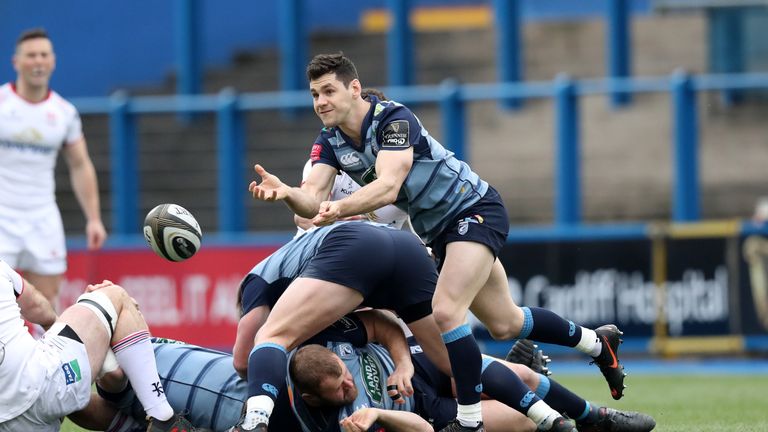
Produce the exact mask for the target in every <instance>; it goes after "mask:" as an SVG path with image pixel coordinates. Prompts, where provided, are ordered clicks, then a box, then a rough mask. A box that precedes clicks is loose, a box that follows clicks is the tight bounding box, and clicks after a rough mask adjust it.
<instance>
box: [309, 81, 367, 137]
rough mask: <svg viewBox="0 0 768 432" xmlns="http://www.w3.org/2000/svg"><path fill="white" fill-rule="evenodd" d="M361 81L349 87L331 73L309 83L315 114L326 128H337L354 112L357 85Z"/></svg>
mask: <svg viewBox="0 0 768 432" xmlns="http://www.w3.org/2000/svg"><path fill="white" fill-rule="evenodd" d="M356 83H357V85H358V86H359V81H357V80H353V81H352V82H350V83H349V85H348V86H345V85H344V83H343V82H341V81H340V80H339V79H337V78H336V74H335V73H329V74H325V75H323V76H321V77H320V78H318V79H316V80H312V81H310V82H309V92H310V93H311V94H312V101H313V105H314V108H315V113H316V114H317V116H318V117H320V120H321V121H322V122H323V126H325V127H335V126H339V125H341V124H343V123H344V122H345V121H346V120H347V118H348V117H349V113H350V112H351V111H352V102H353V101H354V95H355V85H356Z"/></svg>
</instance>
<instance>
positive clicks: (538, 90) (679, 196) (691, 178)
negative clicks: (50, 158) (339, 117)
mask: <svg viewBox="0 0 768 432" xmlns="http://www.w3.org/2000/svg"><path fill="white" fill-rule="evenodd" d="M755 88H762V89H766V88H768V74H736V75H700V76H690V75H687V74H685V73H684V72H682V71H677V72H675V73H674V74H672V75H671V76H668V77H655V78H624V79H613V78H606V79H596V80H583V81H581V80H579V81H577V80H571V79H569V78H568V77H564V76H563V77H559V78H558V79H556V80H554V81H551V82H532V83H498V84H468V85H459V84H458V83H456V82H453V81H446V82H445V83H443V84H442V85H437V86H413V87H390V88H386V89H384V90H385V91H386V93H387V94H389V95H391V96H392V98H393V99H395V100H398V101H400V102H403V103H406V104H408V103H438V104H439V108H440V110H441V113H442V127H443V130H442V131H443V132H442V133H443V137H444V144H445V145H446V147H448V148H450V149H451V150H452V151H454V152H455V153H456V154H457V155H459V157H461V158H462V159H464V160H466V159H467V156H466V155H467V152H466V148H467V138H466V136H467V128H468V127H469V126H470V125H469V124H467V120H466V117H465V108H466V105H467V104H468V103H472V102H475V101H493V100H495V101H502V100H505V99H510V98H511V99H518V100H525V99H532V98H549V99H553V101H554V103H555V127H556V130H557V134H556V139H557V143H556V146H555V148H556V149H557V151H556V158H557V162H556V166H557V169H556V174H555V175H556V176H557V179H556V182H555V188H556V190H555V194H554V195H555V197H556V198H555V203H554V209H555V218H554V220H555V224H554V225H555V227H557V232H560V233H562V232H563V230H569V229H571V228H573V229H574V230H577V229H584V227H583V226H582V219H581V201H582V200H581V190H580V189H581V187H580V184H581V174H580V172H579V165H580V150H579V146H580V142H579V141H580V140H579V136H580V130H579V129H580V121H579V99H580V97H581V96H585V95H594V94H608V93H611V92H621V93H628V94H631V93H645V92H668V93H671V96H672V97H671V103H672V105H673V106H672V110H671V112H672V124H673V134H672V137H670V139H671V150H672V151H673V154H674V166H673V172H674V179H673V193H672V201H673V212H672V213H673V221H675V222H689V221H696V220H699V219H700V187H699V178H698V141H699V136H698V123H697V116H698V113H697V105H696V95H697V93H698V92H701V91H713V90H714V91H723V90H736V89H755ZM73 103H74V104H75V105H76V106H77V108H78V109H79V110H80V112H81V113H83V114H95V113H99V114H108V115H109V116H110V146H111V147H110V148H111V151H112V158H111V159H112V161H113V163H112V167H111V168H112V169H111V173H110V175H111V179H110V180H111V185H112V187H111V190H112V207H113V212H112V214H113V220H112V226H113V232H114V233H116V234H118V235H120V234H126V235H127V234H131V233H134V232H136V230H137V228H138V224H139V221H137V220H136V214H137V211H138V194H139V190H138V184H139V179H138V176H137V173H138V167H137V159H138V158H137V154H136V153H137V143H136V128H135V118H136V117H137V116H140V115H147V114H153V113H156V114H157V113H166V114H167V113H181V114H185V113H197V112H208V113H215V115H216V117H217V126H218V133H217V141H218V142H217V145H218V147H217V149H218V157H219V179H218V197H219V226H218V231H220V232H222V233H238V232H242V231H243V230H244V229H245V223H244V213H245V207H244V203H243V197H242V194H241V193H240V191H241V190H242V185H243V184H244V183H243V182H244V180H243V178H242V175H243V174H242V172H241V170H240V169H239V167H238V164H239V161H241V160H242V159H243V155H244V147H243V142H244V139H243V131H244V125H243V123H242V122H243V120H242V117H243V116H242V113H243V112H246V111H255V110H281V109H296V108H307V107H310V106H311V100H310V97H309V96H308V95H307V93H306V91H292V92H272V93H250V94H240V95H238V94H235V93H234V91H232V90H231V89H228V90H224V91H222V92H221V93H220V94H218V95H198V96H145V97H135V98H129V97H127V96H125V95H124V94H121V93H118V94H116V95H114V96H113V97H112V98H87V99H74V100H73ZM622 229H623V228H622ZM632 229H633V230H636V229H637V228H636V227H634V228H632Z"/></svg>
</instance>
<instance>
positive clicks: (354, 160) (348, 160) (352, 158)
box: [339, 153, 362, 168]
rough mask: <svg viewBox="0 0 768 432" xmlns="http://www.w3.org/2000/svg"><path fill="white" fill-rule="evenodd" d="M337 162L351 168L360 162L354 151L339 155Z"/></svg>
mask: <svg viewBox="0 0 768 432" xmlns="http://www.w3.org/2000/svg"><path fill="white" fill-rule="evenodd" d="M339 162H340V163H341V165H342V166H343V167H344V168H352V167H355V166H357V165H360V164H361V163H362V162H361V161H360V158H359V157H358V156H357V155H356V154H354V153H346V154H343V155H341V156H339Z"/></svg>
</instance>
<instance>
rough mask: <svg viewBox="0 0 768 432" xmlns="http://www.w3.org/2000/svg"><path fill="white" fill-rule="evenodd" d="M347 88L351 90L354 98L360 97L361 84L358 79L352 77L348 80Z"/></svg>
mask: <svg viewBox="0 0 768 432" xmlns="http://www.w3.org/2000/svg"><path fill="white" fill-rule="evenodd" d="M349 88H350V89H351V90H352V95H353V96H354V97H355V98H359V97H361V96H360V95H361V93H362V92H363V85H362V84H360V80H359V79H353V80H352V81H350V82H349Z"/></svg>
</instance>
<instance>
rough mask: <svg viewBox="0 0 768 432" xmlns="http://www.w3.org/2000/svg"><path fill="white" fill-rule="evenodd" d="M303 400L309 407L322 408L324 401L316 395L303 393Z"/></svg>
mask: <svg viewBox="0 0 768 432" xmlns="http://www.w3.org/2000/svg"><path fill="white" fill-rule="evenodd" d="M301 398H302V399H304V402H306V403H307V405H310V406H320V404H321V402H322V399H320V397H319V396H317V395H314V394H312V393H306V392H304V393H302V394H301Z"/></svg>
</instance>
